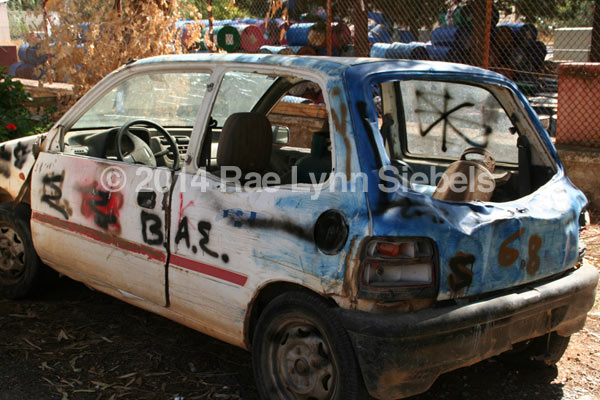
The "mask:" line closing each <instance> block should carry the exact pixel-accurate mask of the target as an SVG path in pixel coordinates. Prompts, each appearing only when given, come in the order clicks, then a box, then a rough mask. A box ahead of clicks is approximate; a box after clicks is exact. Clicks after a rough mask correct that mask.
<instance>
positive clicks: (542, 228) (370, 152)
mask: <svg viewBox="0 0 600 400" xmlns="http://www.w3.org/2000/svg"><path fill="white" fill-rule="evenodd" d="M405 66H406V63H405V62H390V63H385V64H374V65H373V64H363V65H359V66H355V67H351V68H349V69H348V71H347V72H346V82H347V87H348V91H349V97H350V99H351V107H352V109H353V112H352V115H353V118H354V127H355V140H356V141H357V143H358V147H359V158H360V162H361V165H362V168H363V170H364V171H365V172H366V173H367V174H369V178H370V179H369V181H373V182H379V181H380V180H379V179H378V176H377V171H378V170H379V168H380V167H381V166H386V165H390V160H389V158H388V157H387V154H386V152H385V150H384V147H383V143H382V142H381V140H378V137H379V136H381V135H374V132H376V129H377V120H376V117H374V116H376V115H377V114H376V112H375V110H374V107H373V106H372V105H369V104H372V102H369V100H368V96H369V92H368V90H369V89H368V88H370V84H371V83H373V82H376V81H377V82H381V81H386V80H391V79H396V80H398V79H423V80H427V79H431V78H432V77H433V76H434V77H435V79H436V80H448V81H461V82H471V83H474V84H492V85H499V86H503V87H505V88H507V89H509V90H511V91H512V92H513V94H514V95H515V97H516V98H518V99H519V101H520V102H521V105H522V107H523V109H524V111H525V113H526V115H527V118H530V119H531V120H532V122H533V125H534V127H535V129H536V131H537V133H538V134H539V135H540V138H541V139H542V141H543V143H544V145H545V146H546V147H547V151H548V152H549V153H550V154H551V155H552V157H553V158H554V160H555V161H556V167H557V173H556V174H555V176H554V177H553V178H552V179H551V181H550V182H548V183H546V184H545V185H544V186H543V187H541V188H540V189H538V190H537V191H536V192H534V193H533V194H531V195H529V196H525V197H523V198H520V199H518V200H514V201H511V202H506V203H454V202H444V201H439V200H436V199H432V198H431V197H429V196H427V195H426V194H422V193H419V192H416V191H414V190H412V189H407V190H399V191H397V192H396V193H392V194H385V193H382V192H381V191H379V190H374V188H375V186H376V185H375V184H374V183H372V184H371V187H372V188H371V189H373V190H369V192H368V194H367V197H368V201H369V204H370V208H371V210H372V219H373V235H375V236H407V237H410V236H425V237H429V238H431V239H433V240H434V241H435V242H436V244H437V247H438V251H439V265H440V277H439V294H438V299H439V300H443V299H448V298H453V297H461V296H474V295H479V294H483V293H488V292H493V291H498V290H502V289H505V288H509V287H513V286H518V285H522V284H525V283H528V282H532V281H536V280H539V279H542V278H544V277H548V276H552V275H555V274H558V273H560V272H562V271H564V270H566V269H569V268H571V267H573V266H575V264H576V263H577V262H578V256H579V254H578V253H579V252H578V240H579V239H578V238H579V233H578V231H579V222H578V216H579V214H580V213H581V211H582V209H583V208H584V207H585V205H586V204H587V200H586V198H585V196H584V195H583V194H582V193H581V192H580V191H579V190H578V189H577V188H575V187H574V186H573V185H572V183H571V182H570V181H569V179H568V178H567V177H566V175H565V174H564V170H563V168H562V165H561V164H560V161H559V159H558V155H557V152H556V149H555V148H554V146H553V145H552V142H551V141H550V138H549V136H548V134H547V132H546V131H544V130H543V128H542V126H541V123H540V122H539V120H538V119H537V117H536V116H535V113H534V112H533V110H532V109H531V107H530V106H529V104H528V102H527V100H526V99H525V98H524V96H523V95H522V94H521V93H520V92H519V91H518V90H517V88H516V86H515V85H514V84H513V83H512V82H510V81H509V80H507V79H506V78H503V77H501V76H500V75H498V74H494V73H491V72H488V71H484V70H481V69H478V68H473V67H467V66H464V67H457V66H453V67H450V68H445V69H444V70H443V71H442V70H437V69H435V68H430V69H429V70H424V68H422V66H421V65H418V64H417V65H415V66H412V67H411V68H404V67H405ZM421 192H426V191H424V190H421ZM469 271H470V272H469ZM465 274H466V275H465ZM469 275H470V277H469Z"/></svg>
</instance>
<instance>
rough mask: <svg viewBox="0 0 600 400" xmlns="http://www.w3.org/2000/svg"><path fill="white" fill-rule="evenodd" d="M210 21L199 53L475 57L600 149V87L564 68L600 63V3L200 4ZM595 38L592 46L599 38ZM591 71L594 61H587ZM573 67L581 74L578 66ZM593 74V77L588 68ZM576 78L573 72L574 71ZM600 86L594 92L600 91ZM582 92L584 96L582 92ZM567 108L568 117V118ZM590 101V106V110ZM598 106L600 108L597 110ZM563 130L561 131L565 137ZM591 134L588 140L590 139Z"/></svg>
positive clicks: (351, 0) (228, 0) (347, 0)
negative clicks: (565, 78)
mask: <svg viewBox="0 0 600 400" xmlns="http://www.w3.org/2000/svg"><path fill="white" fill-rule="evenodd" d="M193 3H194V4H195V6H196V7H197V8H198V9H200V10H203V11H204V12H203V13H202V17H203V18H204V19H203V20H196V21H187V22H181V26H182V31H183V32H184V35H185V31H186V30H187V29H190V28H191V27H192V26H198V27H200V29H203V33H202V36H201V39H200V41H198V42H196V43H193V44H192V46H191V47H190V49H189V50H190V51H228V52H263V53H279V54H302V55H311V54H316V55H333V56H350V55H352V56H365V57H366V56H371V57H384V58H403V59H424V60H436V61H450V62H459V63H467V64H471V65H476V66H480V67H483V68H486V69H491V70H494V71H497V72H499V73H501V74H503V75H505V76H507V77H508V78H510V79H512V80H513V81H515V82H516V83H517V85H518V86H519V88H520V89H521V91H523V92H524V93H525V94H526V95H527V96H528V97H529V99H530V102H531V104H532V105H533V107H534V108H535V110H536V111H537V112H538V114H539V115H540V117H541V119H542V121H543V122H544V123H545V124H546V126H547V128H548V130H549V132H550V133H551V135H552V136H557V141H558V142H561V143H567V144H569V143H573V144H586V145H590V146H597V147H600V139H599V138H598V137H599V136H600V132H599V129H600V128H598V126H599V125H596V126H595V127H594V128H593V129H591V130H585V129H575V128H576V127H573V124H575V125H579V126H585V127H588V126H589V125H590V124H589V123H587V122H586V121H589V120H590V118H591V115H590V113H595V114H600V113H598V106H597V101H596V100H595V98H596V97H598V92H594V90H590V87H589V85H587V84H586V83H585V82H588V83H589V79H588V80H585V79H584V80H583V83H577V82H575V81H573V79H571V81H570V82H569V84H568V85H567V86H566V87H565V88H566V89H568V90H570V91H571V92H570V93H568V94H567V95H562V96H559V95H558V93H559V70H560V69H559V65H561V64H563V63H572V62H579V63H587V62H590V61H594V60H595V61H600V40H598V39H599V37H598V35H600V26H597V29H595V30H594V29H593V26H594V22H595V23H596V25H598V24H600V0H512V1H511V0H462V1H461V0H419V1H415V0H371V1H369V0H331V1H327V0H262V1H259V0H235V1H233V0H212V1H211V0H195V1H193ZM592 42H593V43H592ZM581 68H583V69H584V70H585V68H586V66H585V65H583V66H581ZM571 72H572V71H571ZM583 74H585V73H583ZM571 78H573V74H572V73H571ZM592 89H593V88H592ZM582 96H583V97H582ZM559 99H561V101H565V102H566V101H570V102H572V101H574V100H576V102H577V103H578V105H577V106H573V104H569V105H567V104H565V105H564V108H565V109H568V112H566V111H565V112H560V111H559V112H558V115H568V117H563V118H564V119H565V120H568V121H569V123H568V124H566V123H559V124H558V132H557V110H558V109H559V108H560V107H563V105H559V104H558V101H559ZM582 104H585V105H586V106H585V107H583V106H582ZM592 104H596V108H595V109H594V108H593V107H592V106H590V105H592ZM557 134H558V135H557ZM588 136H589V137H588Z"/></svg>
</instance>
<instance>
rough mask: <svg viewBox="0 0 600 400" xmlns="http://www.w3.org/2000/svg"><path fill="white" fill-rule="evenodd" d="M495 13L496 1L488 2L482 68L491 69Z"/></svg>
mask: <svg viewBox="0 0 600 400" xmlns="http://www.w3.org/2000/svg"><path fill="white" fill-rule="evenodd" d="M493 13H494V0H487V4H486V7H485V36H484V37H483V57H482V59H483V60H482V63H481V66H482V68H485V69H488V68H489V67H490V43H491V40H492V18H493Z"/></svg>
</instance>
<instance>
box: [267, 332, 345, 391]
mask: <svg viewBox="0 0 600 400" xmlns="http://www.w3.org/2000/svg"><path fill="white" fill-rule="evenodd" d="M276 332H277V333H276V335H275V340H273V341H272V342H271V343H270V348H269V357H270V360H271V363H272V364H271V368H270V370H271V377H272V379H273V380H274V383H275V386H276V387H277V388H278V390H279V391H280V398H284V399H290V398H291V399H296V400H330V399H332V398H333V396H334V393H335V386H336V383H337V369H336V367H335V365H334V362H333V360H332V357H331V352H330V349H329V345H328V344H327V342H326V340H325V339H324V338H323V336H322V335H321V333H320V332H319V330H318V329H317V328H316V327H315V326H313V325H312V324H310V323H307V322H306V321H304V322H294V323H289V322H288V323H285V324H282V325H281V326H279V328H278V329H277V331H276Z"/></svg>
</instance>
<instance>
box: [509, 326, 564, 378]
mask: <svg viewBox="0 0 600 400" xmlns="http://www.w3.org/2000/svg"><path fill="white" fill-rule="evenodd" d="M570 339H571V336H560V335H559V334H558V333H556V332H552V333H549V334H546V335H543V336H540V337H537V338H535V339H531V340H529V341H526V342H522V343H519V344H516V345H515V346H514V350H511V351H508V352H506V353H504V354H502V355H500V360H501V361H502V362H504V363H505V364H509V365H512V366H515V367H523V368H537V369H539V368H546V367H552V366H554V365H556V363H557V362H558V361H559V360H560V359H561V357H562V356H563V354H564V353H565V351H566V350H567V347H568V346H569V340H570Z"/></svg>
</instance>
